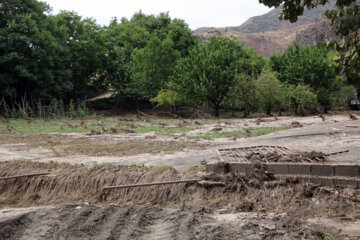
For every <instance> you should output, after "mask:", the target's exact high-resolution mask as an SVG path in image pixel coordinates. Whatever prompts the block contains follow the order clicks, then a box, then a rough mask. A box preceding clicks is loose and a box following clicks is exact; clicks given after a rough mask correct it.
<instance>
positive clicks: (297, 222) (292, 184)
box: [0, 114, 360, 239]
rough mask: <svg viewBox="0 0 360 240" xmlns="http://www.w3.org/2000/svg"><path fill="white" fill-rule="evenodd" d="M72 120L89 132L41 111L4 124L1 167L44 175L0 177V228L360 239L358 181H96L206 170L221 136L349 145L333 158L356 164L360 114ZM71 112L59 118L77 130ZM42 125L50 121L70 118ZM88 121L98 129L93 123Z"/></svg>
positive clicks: (14, 234)
mask: <svg viewBox="0 0 360 240" xmlns="http://www.w3.org/2000/svg"><path fill="white" fill-rule="evenodd" d="M145 117H146V116H145ZM358 117H359V116H358ZM142 118H144V116H142ZM135 120H136V119H135ZM73 121H75V122H77V123H76V124H77V125H79V127H80V126H82V127H84V126H87V128H84V129H85V130H86V131H85V130H84V129H82V130H81V131H80V130H79V131H77V132H70V133H69V132H68V133H62V132H50V133H49V132H47V133H45V132H41V131H43V130H42V129H44V128H45V129H46V128H47V127H49V126H48V125H47V124H49V122H46V123H43V122H36V121H32V122H29V123H26V124H25V125H22V124H23V123H19V122H13V123H11V121H10V122H5V123H3V124H5V125H11V124H12V125H13V126H14V128H12V129H11V131H10V130H6V128H4V129H5V130H4V131H3V132H2V133H0V160H1V162H0V177H3V176H13V175H21V174H26V173H35V172H50V173H51V174H50V175H48V176H38V177H32V178H17V179H8V180H2V181H0V239H360V207H359V206H360V190H359V189H351V188H327V187H320V186H317V185H312V184H306V183H303V182H301V181H298V180H297V179H296V177H295V178H287V179H278V178H276V177H275V178H272V177H271V178H269V177H268V176H267V175H266V174H265V175H264V173H263V172H261V173H260V174H256V175H250V176H247V177H239V176H234V175H226V176H215V177H214V176H213V177H212V178H213V179H212V180H214V179H215V180H216V181H217V182H220V183H222V184H220V185H211V184H204V185H201V184H196V183H187V184H176V185H161V186H152V187H139V188H128V189H115V190H103V187H104V186H109V185H110V186H111V185H122V184H134V183H146V182H159V181H168V180H178V179H193V178H203V176H204V174H203V173H204V171H205V169H204V166H203V165H202V164H204V163H205V161H207V162H211V161H217V159H218V158H217V155H216V152H215V150H216V149H217V148H222V147H224V146H226V147H229V146H234V147H243V146H254V145H262V144H268V145H281V146H285V147H288V148H292V149H295V150H301V151H312V150H316V151H322V152H326V153H329V152H336V151H342V150H349V153H346V154H343V155H339V156H336V157H333V158H331V159H330V161H334V162H342V163H347V162H351V163H358V164H359V162H360V159H359V156H360V147H359V146H360V120H353V119H351V118H349V116H348V115H347V114H335V115H326V116H325V118H322V117H319V116H310V117H303V118H302V117H296V118H293V117H278V118H274V117H271V118H263V119H220V120H175V121H174V120H167V119H165V120H162V119H145V120H141V122H136V123H132V122H131V121H132V120H128V119H127V120H126V121H124V119H118V118H111V119H108V118H103V119H101V118H100V119H96V121H95V120H88V122H87V121H86V120H73ZM75 122H71V123H66V124H72V125H71V126H72V128H71V127H69V128H71V129H76V126H77V125H76V124H75ZM16 124H18V125H16ZM43 124H45V126H44V125H43ZM59 124H60V125H59ZM99 124H100V125H101V126H100V125H99ZM116 124H118V125H119V126H118V127H116ZM133 124H136V126H135V127H134V126H133ZM58 125H59V126H58ZM120 125H121V126H120ZM123 125H129V128H130V129H132V130H131V132H130V131H120V130H117V132H115V131H112V132H111V130H110V129H111V128H114V127H116V128H121V129H126V128H125V127H123ZM184 125H186V126H184ZM50 126H52V127H54V126H55V127H54V128H55V130H56V131H57V128H59V129H60V130H61V126H63V129H64V128H65V130H66V126H68V125H66V126H65V123H61V122H60V123H59V122H52V123H50ZM92 126H94V127H95V126H96V127H100V128H102V127H103V128H105V131H102V132H101V133H94V132H93V134H91V130H90V129H89V128H91V127H92ZM16 128H17V130H16ZM162 128H164V129H162ZM269 128H271V130H270V132H269V131H268V130H269ZM29 129H30V130H29ZM0 130H1V129H0ZM25 130H26V131H28V132H26V131H25ZM40 130H41V131H40ZM83 130H84V132H82V131H83ZM1 131H2V130H1ZM39 131H40V132H39ZM66 131H72V130H70V129H68V130H66ZM74 131H75V130H74ZM96 131H98V132H100V131H101V130H100V129H97V130H96ZM249 131H250V132H249Z"/></svg>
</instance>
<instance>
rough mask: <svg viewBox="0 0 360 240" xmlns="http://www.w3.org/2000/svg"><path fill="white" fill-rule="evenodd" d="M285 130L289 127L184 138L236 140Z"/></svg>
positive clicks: (254, 129)
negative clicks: (233, 138)
mask: <svg viewBox="0 0 360 240" xmlns="http://www.w3.org/2000/svg"><path fill="white" fill-rule="evenodd" d="M285 129H289V127H259V128H245V129H243V130H240V131H231V132H207V133H202V134H200V135H196V136H186V138H188V139H206V140H212V139H215V138H229V137H236V138H244V137H256V136H261V135H266V134H269V133H273V132H277V131H281V130H285Z"/></svg>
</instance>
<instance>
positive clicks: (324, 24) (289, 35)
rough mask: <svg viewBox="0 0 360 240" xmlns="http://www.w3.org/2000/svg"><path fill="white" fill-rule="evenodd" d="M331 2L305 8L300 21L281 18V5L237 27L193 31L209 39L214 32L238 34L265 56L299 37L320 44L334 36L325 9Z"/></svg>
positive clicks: (307, 42) (245, 43) (223, 34)
mask: <svg viewBox="0 0 360 240" xmlns="http://www.w3.org/2000/svg"><path fill="white" fill-rule="evenodd" d="M329 7H330V6H329V5H327V6H320V7H318V8H315V9H312V10H311V11H309V10H305V11H304V14H303V16H301V17H299V19H298V21H297V22H296V23H290V22H289V21H280V20H279V19H278V16H279V14H280V12H281V7H279V8H276V9H273V10H271V11H270V12H268V13H267V14H264V15H261V16H256V17H252V18H250V19H249V20H247V21H246V22H245V23H243V24H242V25H240V26H237V27H224V28H206V27H204V28H199V29H196V30H195V31H193V33H194V34H195V35H197V36H198V37H199V38H200V40H202V41H206V40H208V39H209V38H211V37H213V36H228V37H234V38H236V39H238V40H239V41H242V42H244V45H245V47H253V48H254V49H255V50H256V51H257V52H258V53H259V54H261V55H264V56H265V57H268V56H270V55H271V54H273V53H275V52H279V51H281V50H285V49H286V48H287V46H288V45H289V44H290V43H291V42H293V41H295V40H297V41H299V42H300V43H302V44H310V45H312V44H316V43H317V42H319V41H325V40H326V39H330V38H333V37H334V33H333V32H332V30H331V27H330V24H329V22H328V21H327V20H326V18H325V16H324V12H325V10H326V9H328V8H329Z"/></svg>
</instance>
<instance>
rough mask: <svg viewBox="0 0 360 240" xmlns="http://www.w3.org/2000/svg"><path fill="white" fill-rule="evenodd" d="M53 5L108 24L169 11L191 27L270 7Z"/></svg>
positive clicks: (110, 1) (132, 2)
mask: <svg viewBox="0 0 360 240" xmlns="http://www.w3.org/2000/svg"><path fill="white" fill-rule="evenodd" d="M43 1H45V2H47V3H48V4H49V5H50V6H51V7H52V8H53V13H55V14H56V13H58V11H59V10H71V11H75V12H77V13H78V14H79V15H81V16H83V17H93V18H95V19H96V20H97V22H98V23H99V24H105V25H107V24H108V23H109V21H110V19H111V17H114V16H116V17H117V18H118V19H120V18H122V17H127V18H128V19H129V18H131V16H132V15H133V14H134V13H135V12H138V11H139V10H141V11H142V12H143V13H145V14H156V15H157V14H158V13H160V12H169V14H170V16H171V17H172V18H181V19H184V20H185V22H186V23H188V24H189V26H190V28H191V29H193V30H194V29H196V28H199V27H225V26H239V25H241V24H242V23H243V22H245V21H246V20H247V19H248V18H250V17H253V16H257V15H261V14H264V13H267V12H268V11H269V8H267V7H265V6H264V5H262V4H260V3H259V2H258V0H127V1H124V0H101V1H99V0H43Z"/></svg>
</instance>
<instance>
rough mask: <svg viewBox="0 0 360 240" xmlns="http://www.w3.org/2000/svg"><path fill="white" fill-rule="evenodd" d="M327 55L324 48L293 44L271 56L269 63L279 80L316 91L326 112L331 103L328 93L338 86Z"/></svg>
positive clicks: (338, 81) (338, 83)
mask: <svg viewBox="0 0 360 240" xmlns="http://www.w3.org/2000/svg"><path fill="white" fill-rule="evenodd" d="M327 55H328V51H327V50H326V49H323V48H318V47H316V46H311V47H302V46H300V45H298V44H294V45H292V46H290V47H289V49H288V50H287V51H286V52H285V53H283V54H275V55H273V56H271V58H270V63H271V67H272V70H273V71H276V72H278V73H279V74H278V78H279V80H280V81H281V82H284V83H288V84H292V85H298V84H303V85H309V86H310V87H311V88H312V89H313V90H314V91H315V92H316V94H317V97H318V102H319V104H320V105H321V106H323V107H324V111H325V112H326V111H327V109H328V108H329V107H330V105H331V103H330V93H331V92H334V91H337V90H339V88H340V80H339V78H337V77H336V75H335V72H334V68H333V63H332V62H333V60H331V59H329V58H328V57H327Z"/></svg>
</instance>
